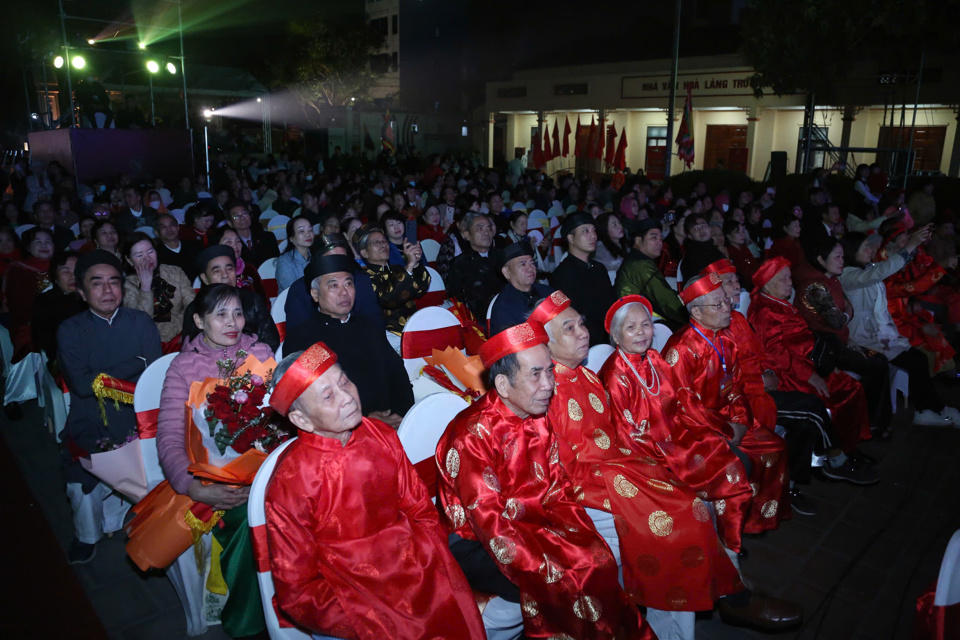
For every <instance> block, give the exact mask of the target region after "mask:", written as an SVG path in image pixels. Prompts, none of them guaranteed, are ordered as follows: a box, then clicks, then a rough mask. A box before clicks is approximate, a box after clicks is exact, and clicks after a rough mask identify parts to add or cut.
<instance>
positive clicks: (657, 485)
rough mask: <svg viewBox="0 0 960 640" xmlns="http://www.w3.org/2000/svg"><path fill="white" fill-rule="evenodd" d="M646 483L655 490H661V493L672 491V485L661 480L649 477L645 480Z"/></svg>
mask: <svg viewBox="0 0 960 640" xmlns="http://www.w3.org/2000/svg"><path fill="white" fill-rule="evenodd" d="M647 484H648V485H650V486H651V487H653V488H654V489H656V490H657V491H662V492H663V493H670V492H672V491H673V485H671V484H669V483H667V482H663V481H662V480H654V479H653V478H650V479H649V480H647Z"/></svg>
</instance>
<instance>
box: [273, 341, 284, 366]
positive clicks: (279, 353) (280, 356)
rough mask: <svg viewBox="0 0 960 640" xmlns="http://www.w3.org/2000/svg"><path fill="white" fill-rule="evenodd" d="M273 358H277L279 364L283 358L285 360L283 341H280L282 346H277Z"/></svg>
mask: <svg viewBox="0 0 960 640" xmlns="http://www.w3.org/2000/svg"><path fill="white" fill-rule="evenodd" d="M273 359H274V360H276V361H277V363H278V364H279V363H280V361H281V360H283V343H282V342H281V343H280V346H279V347H277V352H276V353H275V354H273Z"/></svg>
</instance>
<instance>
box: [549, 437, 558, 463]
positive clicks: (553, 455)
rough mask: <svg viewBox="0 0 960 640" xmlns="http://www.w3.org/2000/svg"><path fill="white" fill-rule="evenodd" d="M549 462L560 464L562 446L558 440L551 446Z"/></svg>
mask: <svg viewBox="0 0 960 640" xmlns="http://www.w3.org/2000/svg"><path fill="white" fill-rule="evenodd" d="M547 462H549V463H550V464H557V463H558V462H560V444H559V443H558V441H557V440H554V441H553V442H552V443H551V444H550V450H549V451H548V452H547Z"/></svg>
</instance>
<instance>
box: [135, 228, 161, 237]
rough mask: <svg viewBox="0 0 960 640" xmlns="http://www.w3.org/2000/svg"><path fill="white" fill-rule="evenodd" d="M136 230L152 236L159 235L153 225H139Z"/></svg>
mask: <svg viewBox="0 0 960 640" xmlns="http://www.w3.org/2000/svg"><path fill="white" fill-rule="evenodd" d="M135 231H137V232H139V233H145V234H147V235H148V236H150V237H151V238H155V237H157V234H156V232H155V231H154V230H153V227H137V228H136V229H135Z"/></svg>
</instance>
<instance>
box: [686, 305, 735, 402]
mask: <svg viewBox="0 0 960 640" xmlns="http://www.w3.org/2000/svg"><path fill="white" fill-rule="evenodd" d="M690 326H692V327H693V330H694V331H696V332H697V333H698V334H700V337H701V338H703V339H704V340H706V341H707V344H708V345H710V348H711V349H713V351H714V353H716V354H717V357H718V358H720V367H721V368H722V369H723V377H722V378H721V379H720V395H722V396H725V395H727V393H728V392H729V391H730V387H731V386H732V385H733V374H732V373H730V372H729V371H727V359H726V358H724V357H723V340H722V339H719V341H720V348H719V349H717V347H716V345H715V344H713V342H712V341H711V340H710V338H708V337H707V336H706V335H704V333H703V332H702V331H700V329H698V328H697V327H696V325H694V324H692V323H691V325H690Z"/></svg>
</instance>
